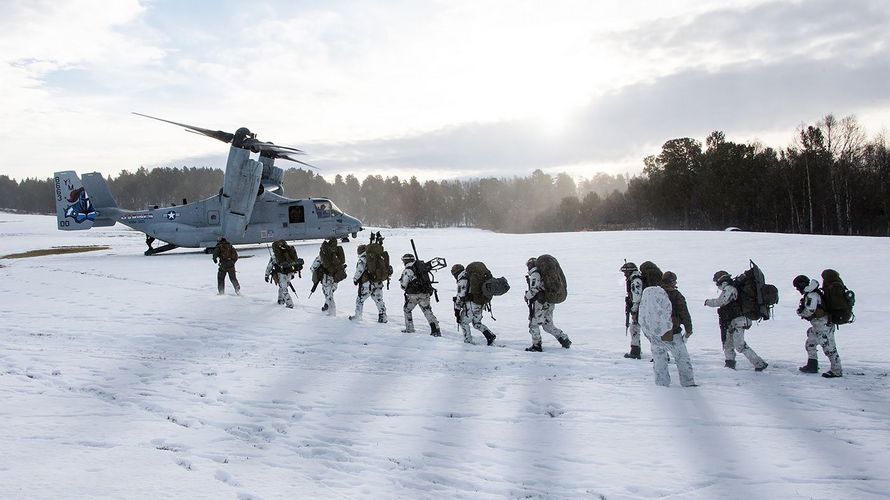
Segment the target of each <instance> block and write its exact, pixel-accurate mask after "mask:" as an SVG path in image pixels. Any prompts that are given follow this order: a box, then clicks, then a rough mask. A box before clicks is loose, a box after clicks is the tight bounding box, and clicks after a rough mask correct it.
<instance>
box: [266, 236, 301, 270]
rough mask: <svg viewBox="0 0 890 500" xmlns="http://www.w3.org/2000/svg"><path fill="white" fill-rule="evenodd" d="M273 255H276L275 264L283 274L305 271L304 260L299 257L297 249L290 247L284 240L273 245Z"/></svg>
mask: <svg viewBox="0 0 890 500" xmlns="http://www.w3.org/2000/svg"><path fill="white" fill-rule="evenodd" d="M272 253H273V254H275V263H276V264H278V269H279V270H280V272H282V273H296V272H299V271H302V270H303V259H300V258H298V257H297V249H296V248H294V247H292V246H290V245H288V244H287V242H286V241H284V240H277V241H275V242H274V243H272Z"/></svg>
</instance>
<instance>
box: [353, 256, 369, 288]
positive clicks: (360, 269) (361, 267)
mask: <svg viewBox="0 0 890 500" xmlns="http://www.w3.org/2000/svg"><path fill="white" fill-rule="evenodd" d="M366 262H367V260H366V259H365V257H364V256H361V257H359V258H358V262H356V263H355V275H354V276H353V277H352V281H353V283H358V280H360V279H362V274H364V272H365V265H366Z"/></svg>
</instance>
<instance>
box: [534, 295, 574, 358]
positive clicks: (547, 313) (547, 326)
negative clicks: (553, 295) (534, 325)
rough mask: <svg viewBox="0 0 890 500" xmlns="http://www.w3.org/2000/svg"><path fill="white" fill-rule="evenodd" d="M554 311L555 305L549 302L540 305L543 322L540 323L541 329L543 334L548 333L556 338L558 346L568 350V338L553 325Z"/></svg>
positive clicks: (570, 342)
mask: <svg viewBox="0 0 890 500" xmlns="http://www.w3.org/2000/svg"><path fill="white" fill-rule="evenodd" d="M555 309H556V304H551V303H549V302H547V303H544V304H541V312H542V316H543V318H542V319H543V322H542V323H541V328H543V329H544V331H545V332H547V333H549V334H550V335H553V336H554V337H556V340H558V341H559V345H561V346H563V347H564V348H566V349H568V348H569V346H570V345H572V341H571V340H569V336H568V335H566V334H565V332H563V331H562V330H560V329H559V328H557V327H556V325H554V324H553V311H554V310H555Z"/></svg>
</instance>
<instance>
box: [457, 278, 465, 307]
mask: <svg viewBox="0 0 890 500" xmlns="http://www.w3.org/2000/svg"><path fill="white" fill-rule="evenodd" d="M466 297H467V280H460V281H458V282H457V296H455V297H454V299H455V300H454V308H455V309H461V308H463V306H464V299H466Z"/></svg>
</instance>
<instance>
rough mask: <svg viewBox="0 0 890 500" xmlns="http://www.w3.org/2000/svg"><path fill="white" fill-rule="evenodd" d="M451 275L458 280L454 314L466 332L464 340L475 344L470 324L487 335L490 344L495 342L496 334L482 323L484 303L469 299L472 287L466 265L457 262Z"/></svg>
mask: <svg viewBox="0 0 890 500" xmlns="http://www.w3.org/2000/svg"><path fill="white" fill-rule="evenodd" d="M451 275H452V276H454V279H455V280H457V295H455V296H454V316H455V318H457V323H458V324H459V325H460V329H461V331H462V332H463V334H464V342H466V343H467V344H473V343H475V342H473V336H472V335H471V334H470V325H471V324H472V325H473V328H475V329H477V330H479V331H480V332H482V335H484V336H485V342H486V344H488V345H492V344H494V339H495V338H496V335H495V334H494V333H492V332H491V330H489V329H488V327H487V326H485V325H483V324H482V312H483V310H482V308H483V306H482V305H479V304H477V303H475V302H473V301H472V300H469V299H470V297H468V292H469V289H470V279H469V276H467V273H466V271H465V270H464V266H463V265H461V264H455V265H453V266H451Z"/></svg>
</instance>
